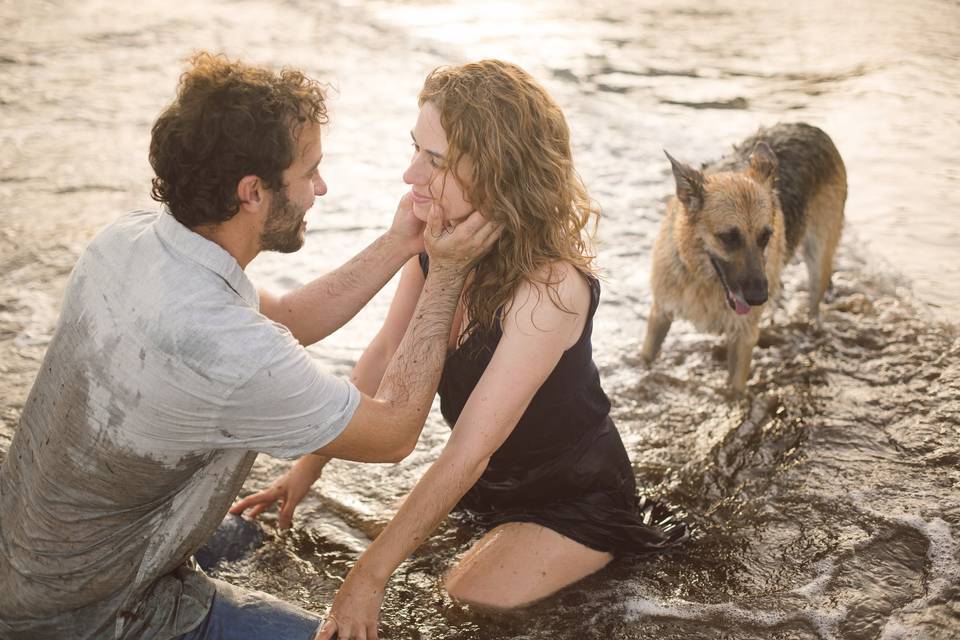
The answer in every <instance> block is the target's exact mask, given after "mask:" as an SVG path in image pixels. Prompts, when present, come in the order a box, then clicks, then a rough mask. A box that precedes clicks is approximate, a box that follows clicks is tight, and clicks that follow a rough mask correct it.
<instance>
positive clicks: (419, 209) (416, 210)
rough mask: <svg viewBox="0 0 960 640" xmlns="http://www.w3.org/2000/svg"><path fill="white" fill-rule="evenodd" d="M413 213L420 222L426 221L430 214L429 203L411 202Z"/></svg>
mask: <svg viewBox="0 0 960 640" xmlns="http://www.w3.org/2000/svg"><path fill="white" fill-rule="evenodd" d="M413 215H414V217H415V218H416V219H417V220H419V221H420V222H426V221H427V217H428V216H429V215H430V203H429V202H424V203H423V204H417V203H416V202H414V203H413Z"/></svg>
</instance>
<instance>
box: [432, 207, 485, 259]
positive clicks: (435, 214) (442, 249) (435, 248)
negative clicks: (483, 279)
mask: <svg viewBox="0 0 960 640" xmlns="http://www.w3.org/2000/svg"><path fill="white" fill-rule="evenodd" d="M444 218H445V216H444V213H443V210H442V209H441V208H440V207H438V206H436V205H434V206H432V207H430V213H429V215H428V216H427V228H426V231H424V234H423V239H424V244H425V245H426V249H427V254H428V255H429V256H430V268H431V269H433V268H434V267H438V268H450V269H451V270H452V271H454V272H460V273H463V272H466V271H467V270H469V269H470V267H472V266H473V265H474V264H475V263H476V262H477V261H478V260H479V259H480V258H482V257H483V256H485V255H486V254H487V253H488V252H489V251H490V249H491V248H492V247H493V245H494V244H495V243H496V241H497V239H498V238H499V237H500V232H501V231H502V225H500V224H498V223H496V222H490V221H489V220H487V219H486V218H484V217H483V214H481V213H480V212H479V211H474V212H473V213H471V214H470V215H469V216H467V217H466V218H464V219H462V220H458V221H453V220H445V219H444Z"/></svg>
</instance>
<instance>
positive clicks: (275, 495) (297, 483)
mask: <svg viewBox="0 0 960 640" xmlns="http://www.w3.org/2000/svg"><path fill="white" fill-rule="evenodd" d="M329 461H330V459H329V458H324V457H322V456H317V455H313V454H307V455H305V456H303V457H302V458H300V459H299V460H297V462H296V463H295V464H294V465H293V466H292V467H290V470H289V471H287V472H286V473H285V474H283V475H282V476H280V477H279V478H277V479H276V480H275V481H274V482H273V484H271V485H270V486H269V487H267V488H266V489H263V490H262V491H258V492H257V493H254V494H252V495H249V496H247V497H246V498H244V499H243V500H240V501H239V502H237V503H235V504H234V505H233V506H232V507H230V513H232V514H234V515H241V514H243V512H244V511H245V510H247V509H250V513H248V514H247V515H248V516H250V517H251V518H256V517H257V516H259V515H260V514H261V513H263V512H264V511H266V510H267V509H269V508H270V507H271V506H273V503H275V502H276V501H278V500H279V501H280V514H279V516H278V517H277V527H278V528H280V529H288V528H289V527H290V525H291V524H292V523H293V512H294V510H295V509H296V508H297V505H298V504H300V501H301V500H303V498H304V496H306V495H307V492H309V491H310V487H311V486H313V483H314V482H316V481H317V479H319V478H320V474H321V473H322V472H323V467H324V466H325V465H326V464H327V462H329ZM251 507H252V508H251Z"/></svg>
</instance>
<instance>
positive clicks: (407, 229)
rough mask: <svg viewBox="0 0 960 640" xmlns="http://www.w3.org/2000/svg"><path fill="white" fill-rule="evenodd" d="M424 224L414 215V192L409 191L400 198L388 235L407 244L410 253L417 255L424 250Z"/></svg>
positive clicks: (402, 243)
mask: <svg viewBox="0 0 960 640" xmlns="http://www.w3.org/2000/svg"><path fill="white" fill-rule="evenodd" d="M424 225H425V223H424V222H422V221H421V220H420V219H419V218H417V217H416V216H415V215H413V192H412V191H407V192H406V193H405V194H403V197H401V198H400V203H399V204H398V205H397V212H396V213H395V214H394V216H393V223H392V224H391V225H390V229H388V230H387V235H389V236H391V237H393V238H394V239H395V240H396V241H397V242H399V243H400V244H401V245H403V246H406V247H407V250H408V251H409V252H410V255H416V254H418V253H420V252H422V251H423V229H424Z"/></svg>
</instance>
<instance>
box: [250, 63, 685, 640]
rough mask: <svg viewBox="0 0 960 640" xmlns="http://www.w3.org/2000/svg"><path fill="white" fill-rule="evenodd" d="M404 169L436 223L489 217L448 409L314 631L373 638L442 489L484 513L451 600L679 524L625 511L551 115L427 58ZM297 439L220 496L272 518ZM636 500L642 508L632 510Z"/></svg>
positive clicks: (590, 292)
mask: <svg viewBox="0 0 960 640" xmlns="http://www.w3.org/2000/svg"><path fill="white" fill-rule="evenodd" d="M419 102H420V114H419V117H418V119H417V123H416V126H415V127H414V129H413V131H412V135H413V148H414V153H413V158H412V160H411V163H410V167H409V168H408V169H407V171H406V172H405V173H404V181H405V182H406V183H407V184H409V185H410V186H411V192H412V199H413V207H414V213H415V215H417V217H419V218H421V219H423V220H425V219H426V218H427V215H428V213H429V212H430V210H431V207H439V208H440V209H441V210H442V212H443V216H444V219H445V220H446V221H447V223H448V224H450V225H454V224H456V223H457V221H458V220H461V219H463V218H464V217H465V216H467V215H468V214H469V213H470V212H471V211H473V210H475V209H476V210H479V211H482V212H483V213H484V215H485V216H486V217H487V218H489V219H491V220H493V221H496V222H499V223H501V224H502V226H503V233H502V234H501V237H500V239H499V241H498V245H497V247H496V248H495V249H494V250H493V251H491V253H490V254H489V255H488V256H487V257H485V258H484V259H482V260H481V261H480V263H478V265H477V266H476V268H475V269H474V271H473V272H472V275H471V278H470V279H469V280H468V282H467V285H466V287H465V289H464V293H463V295H462V298H461V303H460V305H459V308H458V311H457V314H456V315H455V316H454V325H453V327H454V328H453V332H452V334H451V336H450V344H449V349H450V352H449V355H448V357H447V361H446V364H445V365H444V371H443V377H442V379H441V382H440V388H439V393H440V398H441V411H442V413H443V416H444V418H446V419H447V421H448V422H449V423H450V424H452V425H454V429H453V432H452V434H451V436H450V439H449V441H448V442H447V444H446V446H445V448H444V450H443V452H442V453H441V454H440V457H439V458H438V459H437V461H436V462H435V463H434V464H433V465H432V466H431V467H430V469H429V470H428V471H427V472H426V474H424V476H423V478H421V479H420V481H419V482H418V483H417V485H416V486H415V487H414V489H413V491H412V492H411V493H410V495H409V496H408V497H407V498H406V500H405V501H404V503H403V505H402V506H401V507H400V509H399V511H398V512H397V514H396V516H395V517H394V518H393V519H392V520H391V522H390V523H389V524H388V525H387V527H386V529H384V531H383V532H382V533H381V534H380V535H379V536H378V537H377V538H376V540H374V541H373V543H371V545H370V547H369V548H368V549H367V550H366V551H365V552H364V553H363V555H361V557H360V558H359V560H358V561H357V563H356V565H355V566H354V567H353V569H352V570H351V571H350V574H349V575H348V576H347V579H346V581H345V582H344V584H343V586H342V588H341V589H340V591H339V593H338V594H337V597H336V599H335V600H334V604H333V608H332V611H331V614H330V616H329V617H328V619H327V622H326V624H325V626H324V628H323V630H322V632H321V633H320V634H319V635H318V636H317V637H318V638H322V639H324V640H326V639H327V638H330V637H333V635H334V632H337V634H338V637H339V638H341V639H346V638H354V637H358V636H359V637H376V627H377V619H378V616H379V611H380V604H381V600H382V597H383V592H384V587H385V585H386V583H387V580H388V579H389V577H390V575H391V574H392V573H393V571H394V570H395V569H396V567H397V566H398V565H399V564H400V563H401V562H402V561H403V560H404V559H406V558H407V557H408V556H409V555H410V554H411V553H412V552H413V551H414V550H415V549H416V548H417V547H418V546H419V545H420V543H422V542H423V540H424V539H425V538H427V536H429V535H430V533H431V532H432V531H433V530H434V529H435V528H436V526H437V525H438V524H439V523H440V521H441V520H443V518H445V517H446V516H447V514H448V513H449V512H450V511H451V510H452V509H453V508H454V507H455V506H457V505H458V503H459V506H461V507H463V508H466V509H469V510H472V511H474V512H476V513H477V514H478V515H479V516H480V519H481V521H482V522H484V523H486V524H488V525H489V526H491V527H492V528H491V529H490V531H489V532H488V533H487V534H486V535H484V536H483V537H482V538H481V539H480V541H479V542H477V543H476V544H475V545H474V546H473V547H472V548H471V549H470V550H468V551H467V553H466V554H465V555H464V556H463V557H462V558H461V559H460V560H459V562H458V563H457V565H456V566H455V567H453V569H452V570H451V571H450V572H449V574H448V575H447V576H446V578H445V586H446V588H447V590H448V591H449V592H450V594H451V595H452V596H453V597H454V598H456V599H458V600H460V601H463V602H467V603H471V604H475V605H481V606H486V607H493V608H512V607H517V606H521V605H524V604H528V603H530V602H533V601H535V600H538V599H540V598H543V597H545V596H547V595H550V594H551V593H554V592H555V591H557V590H558V589H561V588H562V587H564V586H566V585H569V584H571V583H573V582H575V581H577V580H579V579H581V578H583V577H585V576H587V575H589V574H591V573H593V572H595V571H597V570H599V569H600V568H602V567H604V566H605V565H606V564H607V563H608V562H610V560H611V559H612V558H613V556H614V554H616V553H635V552H644V551H653V550H659V549H662V548H664V547H666V546H668V545H670V544H672V543H673V542H675V541H676V540H677V539H678V538H679V537H680V536H681V535H682V533H683V527H682V525H679V524H678V523H676V522H674V521H671V520H670V518H669V517H667V518H663V519H661V521H660V522H657V520H658V517H657V516H662V515H663V514H662V513H661V511H662V510H660V509H657V510H656V511H657V512H658V513H657V514H656V516H654V514H653V511H654V510H653V508H652V506H650V505H648V506H647V507H646V509H645V511H646V513H641V508H640V507H639V505H638V503H637V499H636V493H635V484H634V477H633V473H632V470H631V467H630V463H629V459H628V457H627V454H626V451H625V450H624V448H623V444H622V443H621V441H620V437H619V435H618V433H617V430H616V428H615V427H614V425H613V423H612V422H611V420H610V418H609V410H610V403H609V400H608V399H607V397H606V395H605V394H604V392H603V390H602V388H601V386H600V379H599V374H598V372H597V368H596V366H595V365H594V363H593V361H592V352H591V343H590V334H591V330H592V320H593V314H594V312H595V311H596V308H597V304H598V301H599V284H598V282H597V280H596V277H595V274H594V270H593V266H592V258H593V256H592V255H590V254H589V253H588V239H589V238H588V237H587V233H586V228H587V225H588V224H589V223H590V221H591V220H592V219H595V217H597V216H598V215H599V213H598V211H597V210H596V209H595V208H594V207H593V205H592V204H591V203H590V201H589V199H588V198H587V194H586V191H585V189H584V187H583V184H582V183H581V181H580V179H579V177H578V176H577V174H576V172H575V171H574V167H573V163H572V159H571V151H570V141H569V130H568V128H567V124H566V121H565V119H564V117H563V114H562V113H561V111H560V109H559V108H558V107H557V105H556V104H555V103H554V102H553V100H552V99H551V98H550V97H549V95H548V94H547V93H546V91H545V90H544V89H543V88H542V87H541V86H540V85H538V84H537V83H536V82H535V81H534V80H533V79H532V78H531V77H530V76H529V75H528V74H527V73H526V72H524V71H523V70H522V69H520V68H519V67H516V66H514V65H511V64H507V63H504V62H499V61H495V60H485V61H482V62H477V63H472V64H466V65H462V66H456V67H441V68H439V69H437V70H435V71H434V72H433V73H431V74H430V76H429V77H428V78H427V79H426V82H425V84H424V87H423V90H422V91H421V92H420V97H419ZM428 269H429V265H428V264H427V261H426V259H425V257H421V259H420V260H416V259H414V260H411V261H410V263H408V264H407V265H406V267H404V270H403V273H402V276H401V280H400V284H399V286H398V289H397V293H396V296H395V298H394V300H393V303H392V305H391V307H390V311H389V313H388V315H387V319H386V321H385V323H384V325H383V328H382V329H381V330H380V333H379V334H378V335H377V336H376V338H374V340H373V342H372V343H371V344H370V346H369V347H368V348H367V350H366V351H365V352H364V354H363V356H362V357H361V358H360V360H359V362H358V363H357V366H356V369H355V372H354V381H355V383H356V384H357V386H358V387H359V388H360V389H361V390H363V391H365V392H368V393H369V392H371V391H375V390H376V388H377V386H378V385H379V384H380V378H381V376H382V375H383V371H384V367H385V365H386V363H387V362H388V361H389V359H390V356H391V355H392V354H393V352H394V350H395V349H396V348H397V345H398V344H399V342H400V339H401V338H402V336H403V334H404V331H405V330H406V327H407V324H408V323H409V322H410V317H411V314H412V313H413V310H414V306H415V305H416V302H417V298H418V296H419V294H420V290H421V288H422V286H423V283H424V277H425V273H426V272H427V270H428ZM322 464H323V460H321V459H318V458H316V457H311V456H308V457H307V458H305V459H303V460H301V461H300V462H298V463H297V465H295V467H294V468H293V469H292V470H291V471H290V472H289V473H288V474H287V475H286V476H284V478H281V480H279V481H278V482H277V483H275V484H274V486H273V487H272V488H271V489H268V490H266V491H263V492H261V493H259V494H256V495H254V496H250V497H249V498H247V499H246V500H244V501H241V502H240V503H238V504H237V505H236V506H235V507H234V509H233V511H234V512H235V513H238V512H240V511H242V510H243V509H245V508H247V507H250V506H253V505H256V506H255V507H254V510H253V511H252V512H251V515H256V514H259V513H260V512H261V511H262V510H263V509H264V508H266V506H268V505H269V504H271V503H272V502H274V501H275V500H277V499H280V500H282V501H283V503H284V504H283V510H282V511H281V522H280V524H281V526H282V525H284V524H288V523H289V520H290V517H291V515H292V510H293V507H294V506H295V505H296V503H297V502H299V501H300V499H301V498H302V497H303V495H304V494H305V493H306V491H307V488H308V487H309V484H310V483H311V482H313V480H315V479H316V478H317V477H319V470H320V468H322ZM644 516H646V517H647V520H648V522H650V520H651V516H654V517H653V518H652V520H653V522H652V523H651V524H644V522H643V519H644Z"/></svg>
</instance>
